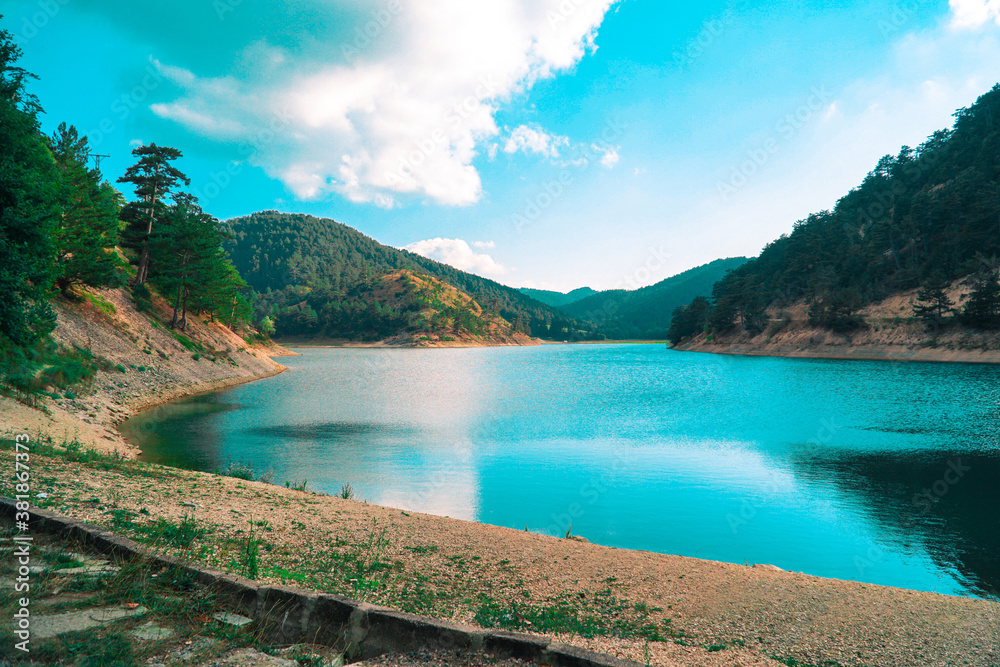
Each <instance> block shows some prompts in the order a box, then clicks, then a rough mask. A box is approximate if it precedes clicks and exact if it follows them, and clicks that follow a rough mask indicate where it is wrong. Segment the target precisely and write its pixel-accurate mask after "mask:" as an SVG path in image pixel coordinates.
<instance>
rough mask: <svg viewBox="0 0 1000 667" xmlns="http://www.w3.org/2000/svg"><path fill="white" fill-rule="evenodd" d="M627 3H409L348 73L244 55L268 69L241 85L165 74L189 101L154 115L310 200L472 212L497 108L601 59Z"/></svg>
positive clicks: (252, 65)
mask: <svg viewBox="0 0 1000 667" xmlns="http://www.w3.org/2000/svg"><path fill="white" fill-rule="evenodd" d="M618 1H619V0H573V1H572V2H567V1H566V0H494V1H492V2H474V3H473V2H468V0H435V2H414V3H412V4H406V5H405V6H404V7H403V8H402V11H401V12H400V14H399V15H398V16H397V17H396V18H394V19H393V24H392V26H391V28H392V30H393V31H394V32H393V34H392V36H391V39H389V36H386V37H385V38H384V39H383V40H382V41H381V43H380V44H379V48H378V49H375V48H372V49H371V50H369V51H362V52H360V53H359V54H358V55H357V56H355V57H352V58H350V59H349V60H347V61H345V60H344V57H343V55H342V53H341V49H339V48H336V46H335V45H334V46H333V47H332V48H330V49H329V51H328V53H329V54H330V55H329V57H328V58H327V60H326V61H324V62H301V61H297V60H296V59H295V57H294V56H292V55H289V54H288V53H284V52H279V51H276V50H275V49H272V48H270V47H268V46H267V45H266V44H264V43H260V44H256V45H254V44H251V45H248V47H247V52H248V53H258V54H260V57H257V58H251V59H249V60H248V61H247V62H248V63H249V64H248V65H247V67H248V68H249V70H250V72H249V74H242V75H241V78H239V79H233V78H228V77H220V78H215V79H203V78H199V77H197V76H194V75H193V74H191V73H189V72H185V71H183V70H180V69H179V68H171V67H169V66H163V65H161V66H160V67H161V71H164V73H165V74H166V73H167V72H169V76H170V78H171V80H173V81H174V82H175V83H177V84H178V85H179V86H180V87H182V88H183V90H184V91H185V92H184V94H183V96H182V97H181V98H180V99H177V100H174V101H172V102H170V103H167V104H160V105H156V106H155V107H154V108H153V111H154V112H155V113H157V114H159V115H160V116H162V117H164V118H169V119H172V120H174V121H176V122H178V123H181V124H183V125H185V126H188V127H190V128H192V129H195V130H197V131H198V132H201V133H204V134H208V135H210V136H212V137H215V138H218V139H220V140H226V141H234V140H235V141H243V142H244V143H245V144H246V145H247V150H246V152H247V153H248V154H250V155H251V157H250V161H251V162H252V163H253V164H256V165H259V166H261V167H262V168H264V169H265V171H267V173H268V174H269V175H271V176H273V177H277V178H280V179H281V180H282V181H283V182H284V183H285V184H286V185H287V186H288V187H289V188H290V189H291V190H292V191H293V192H295V194H296V195H297V196H299V197H301V198H318V197H322V196H325V195H327V194H329V193H331V192H336V193H339V194H341V195H343V196H345V197H347V198H348V199H350V200H351V201H356V202H371V201H375V199H376V195H382V196H383V197H391V198H392V202H393V205H394V204H395V202H396V201H397V200H398V197H399V196H400V195H403V196H415V197H426V198H429V199H431V200H433V201H435V202H437V203H440V204H447V205H467V204H471V203H474V202H476V201H478V199H479V198H480V196H481V193H482V184H481V182H480V178H479V173H478V172H477V170H476V168H475V166H474V165H473V161H474V159H475V158H476V156H477V155H478V154H479V150H480V146H481V145H484V144H485V143H486V142H488V141H489V140H490V138H492V137H496V136H497V135H498V134H499V129H498V128H497V125H496V122H495V120H494V115H495V113H496V111H497V109H498V107H499V106H500V105H501V104H502V103H503V102H504V101H505V100H507V99H509V97H510V96H511V95H513V94H515V93H519V92H523V91H524V90H526V89H528V88H530V87H531V86H532V85H533V84H534V83H535V82H536V81H537V80H539V79H541V78H546V77H551V76H553V75H554V74H555V73H557V72H559V71H562V70H566V69H568V68H571V67H573V66H574V65H576V63H577V62H579V61H580V59H581V58H583V57H584V55H586V53H588V52H590V51H593V50H594V49H595V48H596V45H595V43H594V40H595V37H596V34H597V29H598V27H599V26H600V25H601V23H602V21H603V20H604V16H605V14H606V13H607V11H608V10H609V9H610V8H611V7H612V6H613V5H614V4H615V3H616V2H618ZM279 56H280V57H279ZM237 131H238V132H240V133H241V134H242V135H243V137H242V138H234V136H233V133H234V132H237ZM537 139H539V137H535V138H529V137H528V136H527V135H525V136H524V141H525V142H526V143H525V144H524V148H525V149H530V150H535V148H538V147H541V144H537V143H532V141H535V140H537ZM517 141H518V140H515V145H518V144H517ZM553 141H554V139H553V138H550V139H549V143H548V144H547V147H546V148H544V150H545V151H547V154H548V155H551V154H552V153H553V151H555V150H556V147H557V146H558V143H553ZM486 149H487V150H489V146H488V145H487V146H486ZM379 201H381V202H382V205H385V202H386V201H388V200H385V199H382V200H379Z"/></svg>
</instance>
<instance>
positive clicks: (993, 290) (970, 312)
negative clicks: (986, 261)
mask: <svg viewBox="0 0 1000 667" xmlns="http://www.w3.org/2000/svg"><path fill="white" fill-rule="evenodd" d="M973 284H974V288H973V290H972V293H970V294H969V300H968V301H967V302H966V304H965V308H964V309H962V317H961V319H962V323H963V324H965V325H966V326H970V327H974V328H976V329H996V328H998V327H1000V281H998V280H997V274H996V272H994V271H987V272H985V273H980V274H978V275H977V276H975V278H974V283H973Z"/></svg>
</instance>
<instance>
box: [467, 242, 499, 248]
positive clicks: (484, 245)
mask: <svg viewBox="0 0 1000 667" xmlns="http://www.w3.org/2000/svg"><path fill="white" fill-rule="evenodd" d="M472 245H473V247H475V248H496V247H497V244H496V243H494V242H493V241H473V242H472Z"/></svg>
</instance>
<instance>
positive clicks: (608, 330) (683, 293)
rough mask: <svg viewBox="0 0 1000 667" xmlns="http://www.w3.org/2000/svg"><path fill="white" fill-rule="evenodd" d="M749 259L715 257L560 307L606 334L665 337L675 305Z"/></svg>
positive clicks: (708, 289) (704, 291)
mask: <svg viewBox="0 0 1000 667" xmlns="http://www.w3.org/2000/svg"><path fill="white" fill-rule="evenodd" d="M748 261H749V259H748V258H746V257H730V258H728V259H717V260H715V261H714V262H710V263H708V264H703V265H702V266H698V267H695V268H693V269H689V270H688V271H684V272H683V273H679V274H677V275H676V276H672V277H670V278H667V279H666V280H661V281H660V282H658V283H656V284H655V285H650V286H648V287H643V288H640V289H637V290H632V291H627V290H608V291H605V292H598V293H596V294H593V295H591V296H589V297H586V298H584V299H581V300H579V301H575V302H573V303H569V304H567V305H565V306H563V307H562V308H561V310H563V311H564V312H565V313H566V314H568V315H569V316H571V317H573V318H575V319H578V320H584V321H589V322H592V323H593V324H594V325H596V326H597V327H598V329H599V331H600V332H601V333H602V334H604V335H605V336H607V337H608V338H616V339H622V340H625V339H640V340H660V339H662V340H665V339H666V335H667V330H668V329H669V328H670V322H671V319H672V316H673V312H674V310H675V309H676V308H678V307H679V306H684V305H686V304H688V303H690V302H691V301H692V300H693V299H694V298H695V297H699V296H701V297H707V296H710V295H711V294H712V287H713V286H714V285H715V283H716V282H717V281H719V280H721V279H722V278H723V277H725V276H726V275H727V274H728V273H729V272H730V271H733V270H736V269H738V268H740V267H741V266H743V265H744V264H746V262H748Z"/></svg>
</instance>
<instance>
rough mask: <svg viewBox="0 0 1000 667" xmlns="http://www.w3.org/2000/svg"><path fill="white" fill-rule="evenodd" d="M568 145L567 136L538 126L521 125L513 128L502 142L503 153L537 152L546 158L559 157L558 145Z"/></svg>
mask: <svg viewBox="0 0 1000 667" xmlns="http://www.w3.org/2000/svg"><path fill="white" fill-rule="evenodd" d="M560 146H569V138H568V137H561V136H558V135H552V134H549V133H548V132H546V131H545V130H543V129H541V128H538V127H529V126H527V125H521V126H519V127H516V128H514V131H513V132H511V133H510V136H509V137H508V138H507V143H506V144H504V147H503V152H504V153H516V152H518V151H523V152H525V153H537V154H539V155H544V156H545V157H547V158H556V157H559V147H560Z"/></svg>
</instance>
